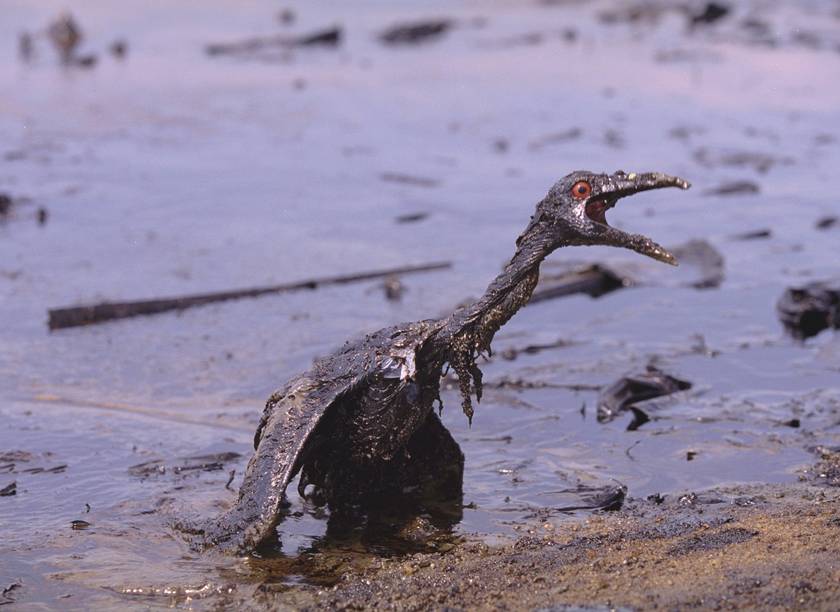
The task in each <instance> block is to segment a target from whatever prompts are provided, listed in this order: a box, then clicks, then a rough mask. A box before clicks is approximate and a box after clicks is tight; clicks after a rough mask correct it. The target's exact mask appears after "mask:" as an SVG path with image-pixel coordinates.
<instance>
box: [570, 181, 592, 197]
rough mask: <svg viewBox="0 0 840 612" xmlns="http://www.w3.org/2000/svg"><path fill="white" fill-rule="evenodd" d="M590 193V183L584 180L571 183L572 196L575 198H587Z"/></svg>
mask: <svg viewBox="0 0 840 612" xmlns="http://www.w3.org/2000/svg"><path fill="white" fill-rule="evenodd" d="M591 194H592V185H590V184H589V183H587V182H586V181H578V182H577V183H575V184H574V185H572V197H573V198H574V199H576V200H582V199H584V198H588V197H589V196H590V195H591Z"/></svg>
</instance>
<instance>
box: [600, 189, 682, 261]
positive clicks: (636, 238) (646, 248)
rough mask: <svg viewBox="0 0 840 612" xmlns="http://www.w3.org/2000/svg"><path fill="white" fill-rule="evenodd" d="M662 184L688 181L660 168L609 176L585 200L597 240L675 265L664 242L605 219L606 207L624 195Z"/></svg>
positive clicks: (673, 258) (612, 205) (612, 204)
mask: <svg viewBox="0 0 840 612" xmlns="http://www.w3.org/2000/svg"><path fill="white" fill-rule="evenodd" d="M665 187H679V188H680V189H688V188H689V187H691V184H690V183H689V182H688V181H686V180H685V179H681V178H679V177H676V176H668V175H667V174H661V173H659V172H645V173H640V174H637V173H635V172H631V173H629V174H625V173H624V172H616V173H615V174H613V175H611V176H610V177H609V180H608V181H606V182H605V183H604V184H603V186H602V187H601V189H600V190H599V191H598V193H594V194H593V195H591V196H590V197H589V199H588V200H587V201H586V205H585V211H586V216H587V217H588V218H589V220H590V221H593V222H594V223H595V228H596V230H595V231H596V232H597V239H598V243H600V244H608V245H610V246H616V247H624V248H627V249H631V250H633V251H636V252H637V253H641V254H642V255H647V256H648V257H652V258H653V259H656V260H657V261H661V262H663V263H667V264H671V265H674V266H675V265H677V260H676V258H675V257H674V256H673V254H671V253H669V252H668V250H667V249H665V248H664V247H663V246H661V245H659V244H657V243H655V242H654V241H653V240H651V239H650V238H648V237H647V236H642V235H641V234H628V233H627V232H623V231H621V230H619V229H616V228H614V227H611V226H610V225H609V223H607V211H608V210H609V209H611V208H612V207H614V206H615V205H616V203H617V202H618V201H619V200H620V199H621V198H625V197H627V196H630V195H633V194H636V193H639V192H642V191H650V190H651V189H663V188H665Z"/></svg>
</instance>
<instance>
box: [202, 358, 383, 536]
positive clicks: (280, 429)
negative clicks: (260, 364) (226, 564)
mask: <svg viewBox="0 0 840 612" xmlns="http://www.w3.org/2000/svg"><path fill="white" fill-rule="evenodd" d="M316 372H317V370H313V371H312V372H308V373H306V374H303V375H301V376H298V377H296V378H294V379H293V380H291V381H290V382H289V383H288V384H287V385H286V386H285V387H284V388H283V389H282V390H281V391H278V392H276V393H275V394H273V395H272V396H271V397H270V398H269V400H268V402H266V407H265V410H264V412H263V416H262V419H261V420H260V424H259V426H258V427H257V432H256V435H255V436H254V448H255V453H254V456H253V457H252V458H251V460H250V462H249V463H248V468H247V470H246V472H245V478H244V480H243V482H242V486H241V488H240V489H239V498H238V500H237V502H236V505H235V506H233V507H232V508H231V509H230V510H228V511H227V512H225V513H224V514H222V515H221V516H220V517H218V518H216V519H214V520H213V521H212V522H211V523H210V524H209V525H207V526H206V527H205V528H204V529H203V531H204V539H205V543H206V544H212V545H217V546H220V547H222V548H224V549H234V550H237V551H239V552H245V551H249V550H253V549H254V548H256V547H257V546H258V545H259V544H260V543H261V542H262V541H263V540H266V539H267V538H269V537H271V536H272V535H273V533H274V527H275V525H276V523H277V520H278V518H279V514H280V504H281V503H282V501H283V496H284V494H285V490H286V487H287V485H288V484H289V482H290V481H291V480H292V479H293V478H294V477H295V475H296V474H297V472H298V470H299V469H300V461H299V460H300V459H301V457H302V456H303V454H304V451H305V448H306V444H307V441H308V440H309V438H310V436H311V435H312V433H313V431H314V430H315V428H316V427H317V426H318V424H319V423H320V422H321V420H322V418H323V417H324V415H325V414H327V413H328V412H329V410H330V408H331V407H332V406H334V405H335V403H336V401H337V400H338V399H339V398H340V397H342V396H344V395H345V394H346V393H348V392H349V391H350V390H351V389H353V388H355V387H356V386H357V385H358V384H359V383H360V382H361V381H362V380H363V379H364V377H365V375H366V374H367V372H362V373H361V375H359V376H351V375H350V374H349V373H347V372H343V373H341V374H344V375H341V374H339V376H337V377H333V378H331V379H330V380H327V381H325V380H323V379H322V378H321V377H319V376H318V375H317V373H316Z"/></svg>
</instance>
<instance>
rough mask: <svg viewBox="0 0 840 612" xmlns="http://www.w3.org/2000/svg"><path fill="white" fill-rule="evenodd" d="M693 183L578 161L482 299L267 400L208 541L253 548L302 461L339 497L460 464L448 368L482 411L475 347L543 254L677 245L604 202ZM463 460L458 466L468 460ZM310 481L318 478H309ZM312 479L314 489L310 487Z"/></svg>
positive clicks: (335, 357) (321, 366) (356, 347)
mask: <svg viewBox="0 0 840 612" xmlns="http://www.w3.org/2000/svg"><path fill="white" fill-rule="evenodd" d="M661 187H680V188H683V189H685V188H687V187H688V183H687V182H686V181H684V180H682V179H679V178H676V177H670V176H667V175H664V174H658V173H647V174H632V173H631V174H626V173H624V172H620V171H619V172H616V173H614V174H612V175H609V174H593V173H590V172H583V171H578V172H575V173H572V174H570V175H568V176H566V177H564V178H563V179H561V180H560V181H558V183H556V184H555V185H554V186H553V187H552V189H551V190H550V191H549V193H548V195H547V196H546V197H545V198H544V199H543V200H542V201H541V202H540V203H539V204H538V205H537V209H536V213H535V215H534V216H533V217H532V218H531V221H530V223H529V225H528V226H527V228H526V229H525V231H524V232H523V233H522V235H520V236H519V238H518V239H517V242H516V245H517V248H516V252H515V253H514V256H513V258H512V259H511V260H510V262H509V263H508V264H507V266H505V269H504V270H503V271H502V272H501V273H500V274H499V275H498V276H497V277H496V279H495V280H494V281H493V282H492V283H491V284H490V285H489V286H488V288H487V291H486V292H485V293H484V295H483V296H482V297H481V298H480V299H479V300H477V301H476V302H474V303H472V304H469V305H467V306H463V307H461V308H458V309H457V310H456V311H455V312H453V313H452V314H451V315H449V316H448V317H445V318H442V319H430V320H424V321H418V322H414V323H406V324H401V325H396V326H393V327H388V328H385V329H381V330H379V331H377V332H374V333H371V334H368V335H366V336H364V337H362V338H360V339H359V340H356V341H352V342H348V343H346V344H345V345H344V346H343V347H342V348H340V349H339V350H337V351H336V352H335V353H333V354H332V355H329V356H327V357H324V358H322V359H319V360H318V361H316V362H315V363H314V364H313V366H312V368H311V369H310V370H309V371H308V372H306V373H304V374H301V375H299V376H297V377H295V378H293V379H292V380H291V381H289V382H288V383H287V384H286V385H285V386H284V387H283V388H282V389H280V390H279V391H277V392H275V393H274V394H273V395H272V396H271V397H270V398H269V399H268V401H267V403H266V406H265V410H264V412H263V415H262V419H261V420H260V424H259V426H258V427H257V431H256V434H255V436H254V448H255V451H256V452H255V454H254V456H253V457H252V459H251V461H250V462H249V464H248V468H247V470H246V474H245V478H244V480H243V483H242V486H241V488H240V491H239V498H238V501H237V503H236V504H235V505H234V506H233V507H232V508H231V509H230V510H229V511H227V512H226V513H224V514H223V515H222V516H221V517H219V518H217V519H215V520H213V521H212V522H211V523H210V524H208V525H206V526H204V527H202V528H200V529H196V530H195V531H198V532H200V533H201V534H202V535H203V536H204V541H205V543H207V544H211V545H219V546H221V547H223V548H226V549H231V550H236V551H239V552H246V551H250V550H253V549H255V548H256V547H257V546H259V545H260V544H261V543H262V542H264V541H266V540H268V539H270V538H271V537H272V536H273V534H274V532H275V525H276V523H277V521H278V520H279V518H280V516H281V513H282V503H283V499H284V495H285V490H286V487H287V486H288V484H289V483H290V482H291V480H292V479H293V478H294V476H295V475H296V474H297V473H298V472H300V474H301V476H300V481H299V485H298V491H299V492H300V494H301V495H302V496H311V495H317V496H319V497H321V498H323V499H324V500H325V501H327V502H329V503H330V505H331V506H338V505H340V504H342V503H353V501H354V499H358V498H359V496H362V495H365V493H366V492H367V491H370V490H371V489H372V488H375V487H377V486H382V485H383V483H386V482H388V481H390V480H393V479H394V478H395V477H396V478H397V479H400V478H407V477H409V475H411V477H414V476H413V475H414V472H415V469H414V468H415V466H414V464H416V463H417V462H419V461H422V460H423V459H422V456H423V454H424V453H431V452H434V455H435V456H432V457H430V458H429V461H432V460H434V459H435V458H437V459H440V458H445V460H446V461H448V462H449V463H450V464H452V465H453V467H454V469H455V471H456V472H458V474H460V472H462V470H463V455H462V454H461V452H460V449H459V448H458V447H457V443H455V442H454V440H452V439H451V436H449V434H448V432H446V430H445V428H443V426H442V425H441V424H440V421H439V420H438V419H437V415H435V414H434V412H433V408H434V407H435V406H436V405H437V406H438V407H439V408H442V403H441V401H440V393H439V390H440V380H441V376H442V374H443V372H444V367H445V366H446V365H447V364H448V365H449V366H451V367H452V369H453V370H454V371H455V373H456V374H457V375H458V381H459V386H460V391H461V396H462V409H463V411H464V413H465V414H466V415H467V417H468V418H469V419H470V421H471V420H472V416H473V406H472V396H473V395H475V397H476V399H477V400H479V401H480V399H481V371H480V370H479V368H478V366H477V365H476V358H477V357H478V356H479V355H481V354H483V353H489V352H490V344H491V342H492V340H493V336H494V335H495V333H496V332H497V331H498V330H499V329H500V328H501V326H502V325H504V324H505V323H506V322H507V321H508V320H509V319H510V318H511V317H512V316H513V315H514V314H515V313H516V311H517V310H519V309H520V308H521V307H522V306H524V305H525V304H526V303H527V302H528V300H529V299H530V297H531V293H532V292H533V290H534V287H535V286H536V284H537V281H538V279H539V266H540V263H541V262H542V260H543V259H544V258H545V257H546V256H548V255H549V254H550V253H551V252H552V251H554V250H555V249H557V248H559V247H561V246H571V245H586V244H606V245H612V246H621V247H624V248H629V249H632V250H635V251H637V252H640V253H642V254H645V255H648V256H650V257H653V258H655V259H658V260H660V261H664V262H667V263H674V260H673V256H672V255H671V254H670V253H668V252H667V251H666V250H665V249H664V248H662V247H660V246H659V245H657V244H656V243H654V242H653V241H651V240H650V239H648V238H646V237H644V236H639V235H635V234H627V233H625V232H622V231H620V230H617V229H614V228H612V227H610V226H609V225H608V224H607V223H606V216H605V213H606V211H607V210H608V209H609V208H612V207H613V206H614V205H615V203H616V201H617V200H618V199H619V198H621V197H624V196H626V195H631V194H633V193H636V192H639V191H645V190H648V189H657V188H661ZM459 470H460V471H459ZM310 485H312V486H310ZM308 489H312V491H315V492H316V493H314V494H313V493H312V491H308Z"/></svg>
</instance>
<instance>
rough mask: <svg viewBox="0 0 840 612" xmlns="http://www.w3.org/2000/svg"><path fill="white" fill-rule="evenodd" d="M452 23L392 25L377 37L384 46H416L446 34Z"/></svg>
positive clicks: (440, 20) (443, 21) (441, 21)
mask: <svg viewBox="0 0 840 612" xmlns="http://www.w3.org/2000/svg"><path fill="white" fill-rule="evenodd" d="M453 25H454V22H453V21H452V20H450V19H432V20H427V21H418V22H414V23H402V24H397V25H394V26H392V27H390V28H388V29H387V30H385V31H384V32H382V33H381V34H380V35H379V40H380V41H382V43H384V44H386V45H417V44H420V43H426V42H431V41H433V40H435V39H438V38H440V37H441V36H443V35H444V34H446V32H448V31H449V30H450V29H451V28H452V26H453Z"/></svg>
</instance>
